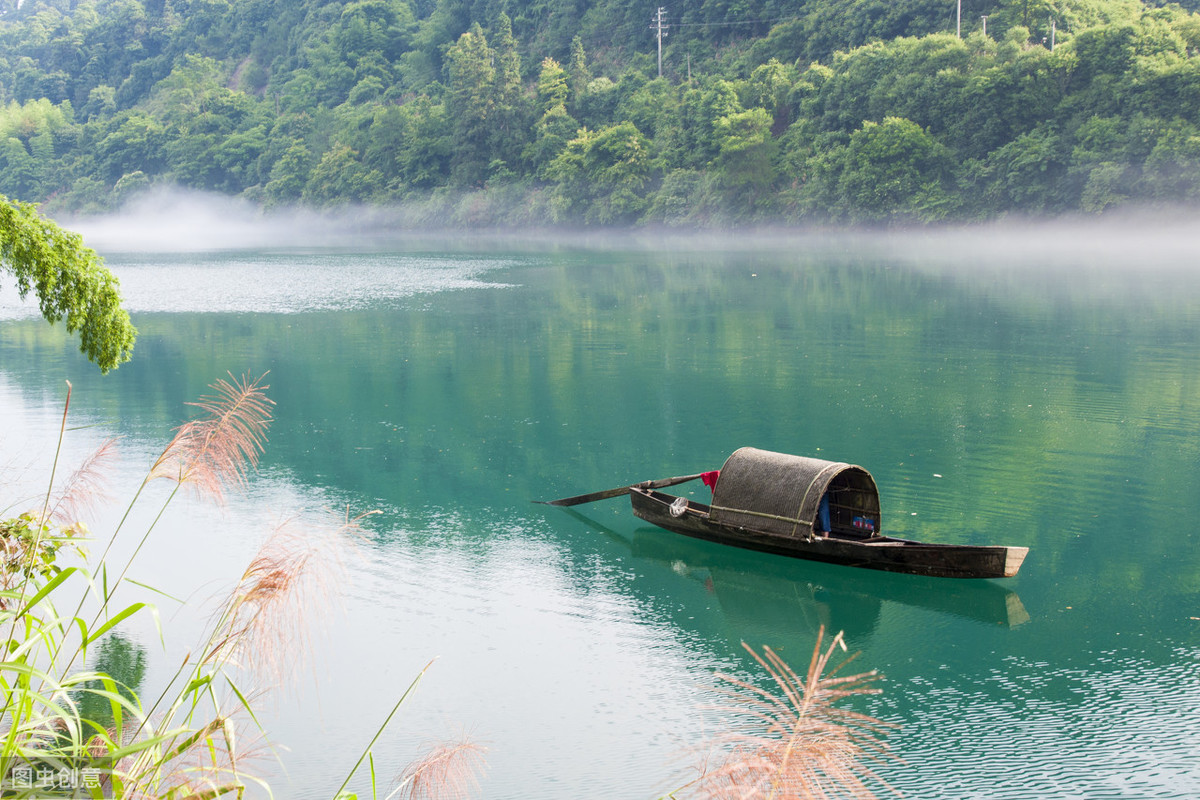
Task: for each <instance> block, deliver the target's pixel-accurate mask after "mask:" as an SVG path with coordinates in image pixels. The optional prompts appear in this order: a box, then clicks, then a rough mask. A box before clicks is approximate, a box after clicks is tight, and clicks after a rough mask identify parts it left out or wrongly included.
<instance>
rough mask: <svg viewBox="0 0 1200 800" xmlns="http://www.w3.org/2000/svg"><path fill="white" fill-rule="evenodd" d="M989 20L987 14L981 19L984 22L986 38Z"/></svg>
mask: <svg viewBox="0 0 1200 800" xmlns="http://www.w3.org/2000/svg"><path fill="white" fill-rule="evenodd" d="M987 18H988V15H987V14H984V15H983V16H982V17H980V19H981V20H983V35H984V36H987Z"/></svg>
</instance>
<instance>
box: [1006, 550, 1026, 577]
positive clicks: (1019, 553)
mask: <svg viewBox="0 0 1200 800" xmlns="http://www.w3.org/2000/svg"><path fill="white" fill-rule="evenodd" d="M1004 549H1005V551H1006V552H1005V554H1004V577H1006V578H1011V577H1013V576H1014V575H1016V574H1017V570H1019V569H1020V568H1021V565H1022V564H1023V563H1025V556H1027V555H1028V554H1029V548H1028V547H1006V548H1004Z"/></svg>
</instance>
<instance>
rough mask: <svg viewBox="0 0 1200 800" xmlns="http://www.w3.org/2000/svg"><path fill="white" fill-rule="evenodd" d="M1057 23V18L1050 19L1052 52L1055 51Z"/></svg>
mask: <svg viewBox="0 0 1200 800" xmlns="http://www.w3.org/2000/svg"><path fill="white" fill-rule="evenodd" d="M1055 23H1056V21H1055V20H1050V52H1051V53H1053V52H1054V29H1055V27H1056V24H1055Z"/></svg>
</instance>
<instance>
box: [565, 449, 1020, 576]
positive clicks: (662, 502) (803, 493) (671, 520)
mask: <svg viewBox="0 0 1200 800" xmlns="http://www.w3.org/2000/svg"><path fill="white" fill-rule="evenodd" d="M698 477H701V476H700V475H694V476H687V478H672V479H666V480H662V481H645V482H643V483H638V484H634V485H632V486H629V487H627V491H628V494H629V496H630V500H631V502H632V504H633V513H634V514H636V515H637V516H638V517H640V518H641V519H644V520H646V521H647V522H651V523H653V524H655V525H657V526H659V527H661V528H665V529H667V530H669V531H674V532H676V533H682V534H685V535H687V536H694V537H696V538H699V539H707V540H709V541H713V542H721V543H723V544H730V545H735V546H737V547H746V548H751V549H754V550H761V551H764V552H768V553H778V554H780V555H785V556H792V557H795V558H806V559H811V560H814V561H825V562H829V563H833V564H844V565H847V566H852V567H865V568H868V569H880V570H887V571H889V572H904V573H909V574H913V575H929V576H934V577H943V578H1011V577H1012V576H1014V575H1016V574H1017V570H1019V569H1020V568H1021V563H1022V562H1023V561H1024V560H1025V556H1026V554H1027V553H1028V552H1029V548H1027V547H1004V546H979V545H954V544H930V543H925V542H916V541H910V540H908V539H898V538H895V537H892V536H885V535H883V534H882V533H881V526H880V505H879V491H878V489H877V488H876V486H875V479H874V478H872V477H871V474H870V473H869V472H867V471H866V470H865V469H863V468H862V467H859V466H855V465H853V464H845V463H840V462H833V461H823V460H820V459H815V458H804V457H801V456H792V455H785V454H783V453H772V452H770V451H767V450H758V449H756V448H753V447H743V448H741V449H740V450H738V451H736V452H735V453H733V454H732V455H731V456H729V458H728V459H727V460H726V461H725V464H724V466H722V467H721V470H720V472H719V473H717V477H716V482H715V485H714V486H713V497H712V503H711V504H707V505H706V504H704V503H698V502H696V501H694V500H689V499H687V498H684V497H677V496H675V495H671V494H668V493H666V492H663V491H660V489H661V488H662V487H663V486H665V485H670V484H672V483H679V482H682V481H683V480H687V479H692V478H698ZM615 491H617V490H609V492H605V493H596V494H595V495H583V496H581V498H569V499H568V501H556V504H558V505H570V504H573V503H571V502H569V501H572V500H574V501H580V502H582V501H583V498H589V499H600V495H605V496H614V495H613V494H612V492H615ZM621 493H624V491H622V492H621Z"/></svg>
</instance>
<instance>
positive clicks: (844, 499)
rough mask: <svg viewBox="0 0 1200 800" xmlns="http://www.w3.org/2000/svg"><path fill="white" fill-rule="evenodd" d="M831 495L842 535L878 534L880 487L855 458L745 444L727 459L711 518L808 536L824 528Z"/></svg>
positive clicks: (831, 517)
mask: <svg viewBox="0 0 1200 800" xmlns="http://www.w3.org/2000/svg"><path fill="white" fill-rule="evenodd" d="M826 496H827V497H828V499H829V503H828V508H829V514H828V525H829V530H830V531H831V532H833V533H835V534H838V535H841V536H846V535H850V536H860V537H862V538H868V537H871V536H878V535H879V532H880V531H879V528H880V518H879V490H878V489H877V488H876V487H875V479H874V478H872V477H871V473H869V472H867V471H866V470H865V469H863V468H862V467H857V466H854V465H853V464H843V463H840V462H834V461H822V460H821V459H817V458H804V457H802V456H791V455H785V454H784V453H772V452H770V451H768V450H759V449H757V448H754V447H743V448H741V449H740V450H738V451H737V452H735V453H734V454H733V455H731V456H730V457H729V458H728V459H726V461H725V465H724V466H723V467H721V474H720V476H719V477H718V478H717V485H716V486H715V487H713V499H712V506H711V511H710V513H709V519H711V520H712V521H713V522H719V523H722V524H725V525H734V526H737V527H740V528H749V529H752V530H760V531H766V532H769V533H777V534H782V535H784V536H798V537H804V538H808V537H811V536H813V535H814V523H816V532H817V533H818V534H819V533H820V531H821V530H823V526H822V525H821V523H820V522H819V520H820V519H821V518H822V517H823V516H824V514H823V512H822V509H821V499H822V498H823V497H826Z"/></svg>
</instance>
